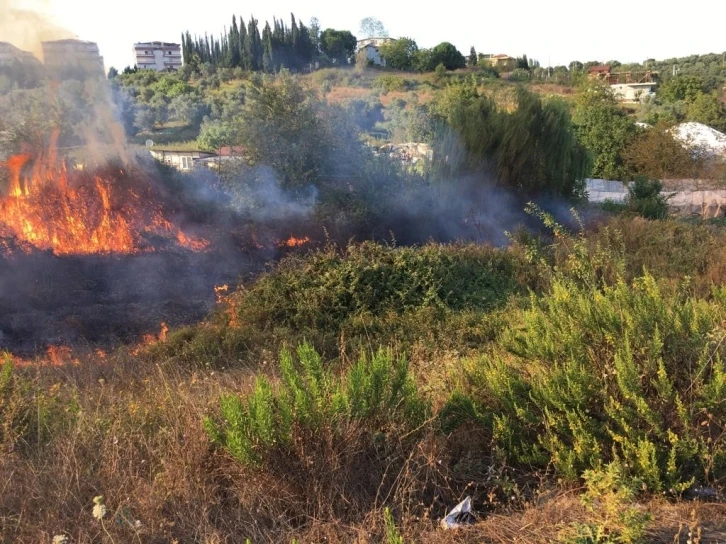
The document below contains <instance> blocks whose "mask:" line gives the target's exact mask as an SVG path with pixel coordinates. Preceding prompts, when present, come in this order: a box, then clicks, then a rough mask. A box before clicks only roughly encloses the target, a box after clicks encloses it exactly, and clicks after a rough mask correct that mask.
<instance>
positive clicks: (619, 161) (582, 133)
mask: <svg viewBox="0 0 726 544" xmlns="http://www.w3.org/2000/svg"><path fill="white" fill-rule="evenodd" d="M573 121H574V123H575V126H576V127H577V137H578V140H579V142H580V143H581V144H582V145H583V146H585V148H586V149H587V150H588V151H589V152H590V153H591V154H592V159H593V164H592V171H591V175H592V176H593V177H596V178H603V179H615V180H621V181H627V180H629V179H631V177H632V174H631V172H629V170H628V168H627V167H626V164H625V161H624V159H623V153H624V152H625V150H626V149H627V148H628V146H629V145H630V142H631V141H632V139H633V138H634V137H635V135H636V133H637V130H636V125H635V123H634V122H633V121H632V120H631V119H630V118H629V117H628V116H627V115H626V114H625V112H623V111H622V110H621V109H620V108H619V107H618V106H617V103H616V101H615V98H614V96H613V94H612V93H611V92H610V89H609V88H607V87H605V86H603V85H601V84H597V83H594V84H593V83H589V84H588V85H585V86H583V87H582V88H581V90H580V92H579V93H578V95H577V99H576V103H575V112H574V116H573Z"/></svg>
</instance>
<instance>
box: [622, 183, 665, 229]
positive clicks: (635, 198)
mask: <svg viewBox="0 0 726 544" xmlns="http://www.w3.org/2000/svg"><path fill="white" fill-rule="evenodd" d="M662 189H663V184H662V183H661V182H660V181H658V180H649V179H648V178H644V177H642V176H637V177H636V178H635V181H633V182H632V183H631V184H630V185H629V187H628V197H627V204H628V208H629V210H630V211H632V212H634V213H636V214H638V215H640V216H641V217H644V218H646V219H664V218H666V217H667V216H668V198H667V197H666V196H665V195H663V194H661V190H662Z"/></svg>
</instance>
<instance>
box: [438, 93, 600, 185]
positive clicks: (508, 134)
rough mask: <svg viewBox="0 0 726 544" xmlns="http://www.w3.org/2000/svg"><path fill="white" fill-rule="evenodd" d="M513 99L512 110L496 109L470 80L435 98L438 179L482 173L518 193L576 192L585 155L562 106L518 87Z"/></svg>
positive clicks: (581, 178) (585, 159) (584, 166)
mask: <svg viewBox="0 0 726 544" xmlns="http://www.w3.org/2000/svg"><path fill="white" fill-rule="evenodd" d="M515 99H516V108H514V110H513V111H511V112H510V111H504V110H501V109H499V108H498V107H497V105H496V103H495V102H494V101H493V100H492V99H491V98H489V97H487V96H480V95H479V93H478V91H477V89H476V86H475V84H474V83H472V82H467V83H464V84H461V85H456V86H450V87H449V88H447V89H446V91H444V92H443V93H441V94H440V96H439V97H437V100H436V101H435V103H434V104H433V105H432V107H431V108H432V113H433V114H434V115H435V117H436V118H438V119H439V120H441V122H443V123H445V125H444V129H443V131H442V133H441V134H440V135H439V137H438V139H437V144H436V147H435V156H436V157H441V159H442V160H441V161H439V163H438V165H439V167H440V168H441V171H440V172H438V175H439V177H443V178H447V177H454V176H455V175H457V174H460V173H462V171H463V172H467V173H478V174H479V175H481V173H482V172H485V173H486V174H489V176H487V177H491V174H493V176H494V178H495V179H496V180H497V181H498V182H499V183H501V184H502V185H503V186H505V187H507V188H509V189H512V190H514V191H517V192H523V193H528V192H536V191H551V192H554V193H559V194H562V195H566V196H573V195H574V194H577V193H579V192H580V189H581V186H582V183H583V181H584V178H585V174H586V171H587V167H588V161H587V154H586V152H585V150H584V149H583V148H582V146H581V145H579V143H578V142H577V140H576V138H575V131H574V128H573V126H572V121H571V119H570V115H569V112H568V108H567V107H566V105H565V104H564V103H562V102H561V101H558V100H547V101H544V100H542V98H540V97H539V96H538V95H535V94H533V93H532V92H530V91H528V90H526V89H524V88H522V87H518V88H517V91H516V95H515ZM444 157H447V159H446V160H443V158H444Z"/></svg>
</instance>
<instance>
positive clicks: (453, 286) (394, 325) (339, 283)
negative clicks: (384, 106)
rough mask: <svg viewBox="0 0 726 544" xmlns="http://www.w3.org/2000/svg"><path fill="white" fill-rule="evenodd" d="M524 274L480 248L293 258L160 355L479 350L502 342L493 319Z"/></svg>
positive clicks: (229, 357)
mask: <svg viewBox="0 0 726 544" xmlns="http://www.w3.org/2000/svg"><path fill="white" fill-rule="evenodd" d="M525 267H526V264H525V263H523V262H522V260H521V259H520V258H519V257H518V256H517V255H515V254H508V253H507V252H503V251H500V250H497V249H494V248H489V247H481V246H475V245H462V246H445V245H437V244H430V245H427V246H424V247H421V248H415V247H408V248H395V247H389V246H384V245H381V244H375V243H372V242H366V243H363V244H360V245H350V246H349V247H348V248H347V249H346V250H345V251H344V252H341V251H339V250H337V249H335V248H333V247H330V248H327V249H325V250H320V251H316V252H313V253H311V254H309V255H307V256H289V257H287V258H286V259H284V260H283V261H282V262H280V263H279V264H278V265H277V267H276V269H275V270H274V271H272V272H271V273H269V274H266V275H264V276H262V277H260V278H259V279H258V280H257V281H256V282H255V284H254V285H252V286H251V287H249V288H240V289H239V290H238V291H237V292H235V293H232V294H231V295H230V296H229V297H228V298H227V300H226V302H225V304H224V308H223V311H221V312H219V314H218V315H217V319H216V320H215V321H214V323H212V324H210V325H207V326H204V327H201V328H197V329H194V330H182V331H179V332H177V333H175V334H172V335H171V336H170V339H169V342H168V343H167V344H165V345H163V346H159V347H158V349H159V350H160V351H161V353H163V354H164V355H169V354H174V355H176V356H180V357H182V358H185V359H188V358H189V359H192V360H197V361H201V362H204V363H205V364H212V363H215V362H220V363H225V362H226V363H227V364H232V362H233V361H236V360H239V359H240V358H246V357H247V354H248V352H249V351H250V350H251V351H252V353H254V352H255V351H256V350H259V349H261V348H263V347H264V348H266V349H276V346H280V345H281V344H280V343H281V342H282V341H283V340H286V341H288V342H289V341H302V340H303V339H304V338H305V339H308V340H311V341H314V342H315V345H316V346H317V347H318V348H320V349H323V350H325V351H326V352H328V353H330V352H331V351H335V350H337V349H338V345H339V341H340V339H341V336H342V337H345V338H346V340H347V342H348V343H352V344H353V345H354V346H357V345H358V344H360V345H369V341H370V338H371V336H373V337H375V338H377V341H378V342H380V343H381V344H385V343H388V342H391V343H393V342H395V343H398V344H400V345H403V346H410V345H413V344H415V343H416V342H418V341H421V340H423V339H426V341H427V343H429V345H430V347H431V348H434V347H435V346H439V345H443V344H447V345H452V346H453V345H457V346H460V347H465V346H474V345H478V344H480V343H481V342H485V341H488V340H490V339H491V338H493V337H494V336H495V335H496V331H497V330H499V328H500V327H501V319H500V317H499V315H498V313H497V312H492V313H489V312H491V311H492V310H495V309H496V308H499V307H502V306H503V305H504V304H505V303H506V301H507V299H508V297H509V295H510V294H511V293H514V292H517V291H521V290H522V289H523V283H524V282H525V281H526V280H525V277H526V270H525ZM383 338H385V339H386V340H385V341H383V340H382V339H383Z"/></svg>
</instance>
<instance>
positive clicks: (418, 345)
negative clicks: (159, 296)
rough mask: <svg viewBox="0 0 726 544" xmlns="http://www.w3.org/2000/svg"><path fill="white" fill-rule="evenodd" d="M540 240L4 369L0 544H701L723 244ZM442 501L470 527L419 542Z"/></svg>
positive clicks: (350, 279) (344, 256)
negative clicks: (698, 497)
mask: <svg viewBox="0 0 726 544" xmlns="http://www.w3.org/2000/svg"><path fill="white" fill-rule="evenodd" d="M532 212H533V213H535V214H537V213H540V212H538V210H536V209H534V210H532ZM541 217H542V219H543V220H544V221H545V223H547V224H548V225H549V232H550V235H549V236H546V237H544V238H538V237H534V236H532V235H529V234H525V233H524V232H519V233H515V234H513V235H512V236H513V240H514V243H513V244H512V245H511V246H510V247H508V248H505V249H495V248H491V247H487V246H474V245H466V244H463V245H456V244H454V245H438V244H429V245H425V246H422V247H401V248H399V247H394V246H390V245H389V246H386V245H380V244H375V243H370V242H369V243H364V244H362V245H351V246H349V247H333V246H331V247H327V248H323V249H320V250H318V251H314V252H312V253H310V254H308V255H292V256H290V257H288V258H286V259H284V260H283V261H282V262H280V263H279V264H278V265H275V266H273V267H272V268H271V269H270V270H269V272H268V273H266V274H264V275H263V276H261V277H260V278H259V279H258V280H257V281H255V282H254V283H252V284H249V285H242V286H240V287H239V288H238V289H237V290H236V291H234V292H232V293H230V294H228V295H227V296H226V297H225V298H224V299H223V300H221V302H220V304H219V307H218V310H217V311H216V312H215V313H214V314H213V315H211V316H210V317H209V319H208V320H206V321H205V322H204V323H200V324H199V325H196V326H193V327H189V328H186V329H182V330H177V331H174V332H173V333H170V334H169V336H168V337H167V338H165V339H164V340H163V341H162V340H158V341H155V342H154V343H152V344H150V345H146V346H141V347H139V348H135V349H131V348H129V349H127V350H120V351H118V352H116V353H114V354H112V355H108V356H106V358H101V357H100V356H98V355H93V354H89V355H88V356H86V357H85V358H84V360H83V362H82V364H80V365H67V366H65V367H61V368H58V367H52V366H43V365H32V366H25V365H22V364H20V365H19V364H17V363H15V364H14V363H13V362H12V358H11V357H9V356H6V360H5V362H4V364H3V366H2V374H1V375H0V376H1V377H0V409H2V412H3V422H2V423H3V424H2V432H1V433H0V438H1V439H2V451H3V455H2V457H1V459H2V461H1V464H0V478H1V479H0V485H2V486H3V488H4V489H6V490H12V493H7V492H6V493H4V498H3V502H2V504H3V506H2V511H0V529H1V530H2V533H1V534H2V537H3V539H4V540H7V541H13V542H38V541H49V540H51V539H52V537H53V536H54V535H67V536H68V538H69V541H71V542H95V541H103V542H112V541H113V542H132V541H141V542H171V541H175V540H176V541H179V542H225V541H226V542H245V541H246V539H248V538H249V539H250V540H251V541H252V542H292V541H293V539H296V540H297V541H298V542H312V541H321V540H323V539H327V540H328V541H334V542H351V541H358V542H379V541H387V542H392V541H393V542H395V541H396V540H391V539H392V538H393V537H396V538H398V537H401V538H402V539H403V541H404V542H441V541H462V542H463V541H470V540H472V539H473V540H476V541H484V542H490V541H491V542H504V541H508V540H511V539H513V538H514V536H515V535H521V536H519V538H524V539H526V540H527V541H531V542H546V541H551V540H556V539H559V540H562V541H566V542H646V541H658V542H661V541H662V542H672V541H673V539H674V538H676V539H678V538H681V539H682V540H681V541H683V542H685V541H686V538H687V537H686V535H687V534H688V533H689V532H690V534H692V535H697V534H698V535H701V536H700V538H701V539H702V540H701V541H703V542H706V541H713V540H712V539H715V538H718V536H719V535H720V534H721V533H720V532H719V531H721V530H723V529H724V527H723V524H724V523H726V521H724V520H723V518H722V517H721V516H720V515H718V514H717V513H716V511H715V510H713V507H712V506H709V505H708V504H707V503H690V504H689V505H688V506H687V507H686V506H685V504H686V502H687V501H690V500H691V499H692V497H693V496H694V495H695V494H696V493H697V490H698V489H699V488H700V489H703V490H705V491H701V494H702V495H704V496H705V495H708V494H709V493H712V494H713V495H714V496H715V495H717V494H718V493H720V490H721V486H722V485H723V475H724V462H726V448H725V444H724V430H723V425H724V418H725V414H724V413H723V402H722V401H723V395H724V388H725V387H726V373H725V372H724V368H723V356H724V345H723V340H724V337H725V335H726V332H725V331H724V326H723V323H724V320H725V319H726V314H725V310H724V308H726V306H725V305H724V300H725V297H726V294H725V293H724V292H723V288H722V284H723V275H724V273H726V272H725V271H726V264H725V263H724V260H723V254H722V252H721V250H720V249H719V248H720V247H721V246H722V245H723V243H724V234H723V232H722V230H721V229H720V227H717V226H709V225H705V224H688V223H685V222H681V221H676V220H663V221H649V220H644V219H641V218H637V217H627V216H623V217H620V218H612V219H608V220H607V221H603V222H601V224H599V225H598V226H597V227H592V228H591V229H588V230H587V231H582V232H574V233H567V232H566V231H565V230H564V229H562V228H561V227H560V226H559V225H557V223H555V222H553V220H552V218H551V217H548V216H547V215H546V214H544V215H542V216H541ZM465 495H471V496H472V497H473V499H474V504H475V508H476V510H477V512H478V513H479V519H480V521H479V522H478V523H477V524H475V525H473V526H471V527H469V528H465V529H461V530H459V531H454V532H451V533H448V532H443V530H442V529H440V528H438V527H437V520H438V519H440V518H442V517H443V516H444V515H445V513H446V511H447V510H448V509H449V508H451V507H452V506H453V505H454V504H456V502H458V501H459V500H461V499H462V498H463V497H464V496H465ZM98 496H103V499H99V501H102V502H103V505H104V507H105V509H106V514H105V515H104V516H103V517H101V519H96V518H94V517H93V515H92V509H93V507H94V502H93V499H94V497H98ZM578 497H579V498H578ZM681 505H683V506H681ZM386 512H389V513H388V514H386ZM97 513H98V511H97ZM386 520H388V521H386ZM392 524H393V525H392ZM679 534H680V535H681V536H680V537H677V535H679ZM691 538H692V540H691V541H697V540H695V538H696V537H695V536H693V537H691ZM386 539H388V540H386Z"/></svg>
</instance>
